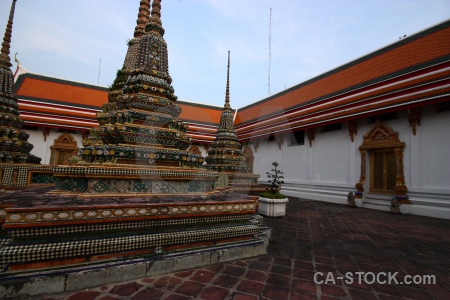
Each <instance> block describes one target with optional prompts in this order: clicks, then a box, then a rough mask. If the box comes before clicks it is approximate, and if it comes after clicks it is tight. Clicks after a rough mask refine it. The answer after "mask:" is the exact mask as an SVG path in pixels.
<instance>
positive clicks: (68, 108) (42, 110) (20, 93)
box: [15, 73, 222, 141]
mask: <svg viewBox="0 0 450 300" xmlns="http://www.w3.org/2000/svg"><path fill="white" fill-rule="evenodd" d="M15 88H16V94H17V97H18V98H19V109H20V112H21V117H22V119H23V120H24V121H25V124H30V125H40V126H49V127H58V126H60V127H70V128H76V129H85V130H87V129H89V128H91V127H95V126H97V125H98V122H97V119H96V113H97V112H98V111H100V110H101V107H102V105H103V104H104V103H107V102H108V89H107V88H105V87H99V86H95V85H89V84H83V83H77V82H72V81H68V80H61V79H57V78H52V77H47V76H42V75H37V74H32V73H23V74H20V75H19V76H18V78H17V81H16V84H15ZM177 103H178V104H179V105H180V107H181V108H182V112H181V115H180V119H181V120H183V121H186V122H187V123H188V124H189V130H188V133H189V134H192V135H193V137H194V140H197V141H212V140H213V139H214V135H215V133H216V131H217V125H218V124H219V122H220V115H221V112H222V108H221V107H216V106H209V105H203V104H196V103H189V102H186V101H178V102H177Z"/></svg>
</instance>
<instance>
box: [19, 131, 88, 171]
mask: <svg viewBox="0 0 450 300" xmlns="http://www.w3.org/2000/svg"><path fill="white" fill-rule="evenodd" d="M25 131H26V132H27V133H28V134H29V135H30V137H29V138H28V142H30V143H31V144H32V145H33V146H34V148H33V149H32V150H31V151H30V153H31V154H33V155H35V156H37V157H40V158H41V164H42V165H48V164H49V163H50V156H51V149H50V147H51V146H53V144H54V142H55V140H56V139H57V138H58V137H59V136H60V135H61V134H63V133H62V132H58V130H57V129H50V132H49V133H48V136H47V137H46V138H45V139H44V132H43V128H42V127H39V129H38V130H37V131H36V130H29V129H25ZM70 134H71V136H72V137H73V138H74V139H75V140H76V141H77V146H78V148H81V147H82V144H81V141H82V139H83V138H82V135H81V132H80V131H77V132H76V133H70Z"/></svg>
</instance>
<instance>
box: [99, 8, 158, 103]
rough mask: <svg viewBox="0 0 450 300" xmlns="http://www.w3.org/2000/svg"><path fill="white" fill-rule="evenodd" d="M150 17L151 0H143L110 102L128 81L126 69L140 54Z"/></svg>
mask: <svg viewBox="0 0 450 300" xmlns="http://www.w3.org/2000/svg"><path fill="white" fill-rule="evenodd" d="M149 18H150V0H141V2H140V5H139V12H138V18H137V20H136V27H135V29H134V37H133V38H132V39H131V40H129V41H128V51H127V54H126V56H125V61H124V63H123V67H122V69H120V70H118V71H117V75H116V78H115V79H114V82H113V84H112V85H111V88H110V89H109V93H108V101H109V102H116V101H117V96H119V95H120V94H121V93H122V88H123V86H124V85H125V83H126V81H127V76H126V75H125V73H126V69H129V68H131V66H134V64H135V62H136V59H137V57H138V56H139V53H138V50H139V40H140V38H141V37H142V36H143V35H144V34H145V25H146V24H147V23H148V21H149ZM107 110H108V109H107Z"/></svg>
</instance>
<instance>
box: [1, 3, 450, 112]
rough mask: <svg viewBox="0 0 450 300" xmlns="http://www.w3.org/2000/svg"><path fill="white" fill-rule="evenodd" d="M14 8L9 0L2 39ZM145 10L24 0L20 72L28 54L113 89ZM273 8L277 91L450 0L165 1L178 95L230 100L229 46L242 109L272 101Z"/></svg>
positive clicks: (439, 12)
mask: <svg viewBox="0 0 450 300" xmlns="http://www.w3.org/2000/svg"><path fill="white" fill-rule="evenodd" d="M10 5H11V0H0V30H1V35H2V36H3V33H4V28H5V27H6V23H7V18H8V15H9V10H10ZM138 8H139V0H18V1H17V5H16V11H15V16H14V25H13V36H12V47H11V60H12V62H13V64H14V66H13V69H14V70H15V68H16V64H15V63H14V53H16V52H18V59H19V61H20V63H21V64H22V66H23V67H24V68H26V69H28V70H29V71H31V72H33V73H38V74H43V75H47V76H53V77H59V78H63V79H68V80H74V81H79V82H85V83H90V84H97V83H99V84H100V85H101V86H108V85H110V84H111V83H112V82H113V80H114V78H115V73H116V71H117V70H118V69H120V68H121V67H122V64H123V61H124V58H125V53H126V51H127V44H126V42H127V40H129V39H130V38H131V37H132V36H133V32H134V27H135V25H136V19H137V13H138ZM270 8H272V23H271V24H272V35H271V36H272V38H271V45H272V46H271V64H270V70H271V72H270V78H271V80H270V93H271V94H272V95H273V94H275V93H277V92H280V91H282V90H284V89H285V87H288V88H289V87H290V86H293V85H296V84H298V83H301V82H303V81H305V80H308V79H311V78H313V77H315V76H318V75H320V74H322V73H324V72H326V71H329V70H331V69H334V68H336V67H338V66H340V65H342V64H344V63H347V62H349V61H352V60H354V59H357V58H359V57H361V56H363V55H365V54H368V53H370V52H373V51H375V50H377V49H379V48H383V47H385V46H387V45H389V44H391V43H395V42H397V41H398V40H399V37H400V36H403V35H412V34H414V33H417V32H419V31H421V30H423V29H426V28H428V27H431V26H433V25H435V24H438V23H440V22H442V21H445V20H446V19H448V18H449V17H450V0H163V1H162V10H161V13H162V17H161V18H162V22H163V27H164V28H165V30H166V34H165V35H164V38H165V40H166V41H167V43H168V50H169V73H170V75H171V76H172V78H173V83H172V84H173V87H174V89H175V94H176V95H177V96H178V99H180V100H185V101H193V102H200V103H205V104H211V105H218V106H222V105H223V103H224V98H225V84H226V64H227V51H228V50H230V51H231V70H230V84H231V88H230V90H231V92H230V94H231V97H230V98H231V105H232V107H234V108H241V107H243V106H245V105H248V104H251V103H253V102H256V101H258V100H261V99H263V98H265V97H267V96H268V94H269V88H268V74H269V72H268V71H269V23H270V22H269V15H270V13H269V12H270ZM100 59H101V67H100ZM99 70H100V79H99V76H98V75H99Z"/></svg>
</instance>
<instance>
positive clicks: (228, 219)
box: [0, 187, 268, 298]
mask: <svg viewBox="0 0 450 300" xmlns="http://www.w3.org/2000/svg"><path fill="white" fill-rule="evenodd" d="M50 189H51V188H48V187H47V188H36V187H35V188H26V189H25V190H24V191H21V192H17V193H13V194H3V195H0V219H1V220H0V221H1V223H3V226H2V230H1V231H0V233H1V234H0V269H1V271H0V298H1V297H2V296H11V295H20V294H30V293H37V291H40V290H41V291H43V292H60V291H67V290H68V289H69V290H70V289H73V290H75V289H81V288H86V287H88V286H89V285H91V286H92V285H94V286H96V285H99V284H103V282H105V281H106V282H105V283H111V282H115V281H118V280H124V278H125V279H129V278H130V279H131V278H139V277H145V276H151V275H155V274H161V273H164V272H171V271H174V270H182V269H187V268H192V267H196V266H205V265H209V264H214V263H216V262H222V261H228V260H234V259H241V258H247V257H252V256H257V255H263V254H266V248H267V243H268V238H267V228H266V227H265V226H264V225H263V223H262V220H263V217H261V216H259V215H258V214H257V209H258V197H255V196H247V195H243V194H240V193H230V192H228V191H227V190H226V189H225V190H218V191H216V190H215V192H213V193H208V194H207V195H205V194H203V195H195V194H193V195H189V194H188V195H154V196H151V197H150V196H148V195H146V196H142V197H140V196H136V195H135V196H131V195H123V196H118V195H117V196H114V197H105V196H102V197H94V196H89V197H86V196H85V195H83V196H77V195H68V194H66V193H62V194H61V193H56V194H55V193H53V194H52V193H50V194H49V193H48V191H49V190H50ZM118 269H121V271H120V273H124V275H122V274H121V275H120V276H119V275H118V273H117V272H118ZM124 270H125V271H124ZM120 273H119V274H120ZM61 274H64V275H61ZM117 276H119V277H117ZM123 276H125V277H123ZM133 276H134V277H133ZM59 287H62V288H64V289H65V290H55V289H59Z"/></svg>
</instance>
